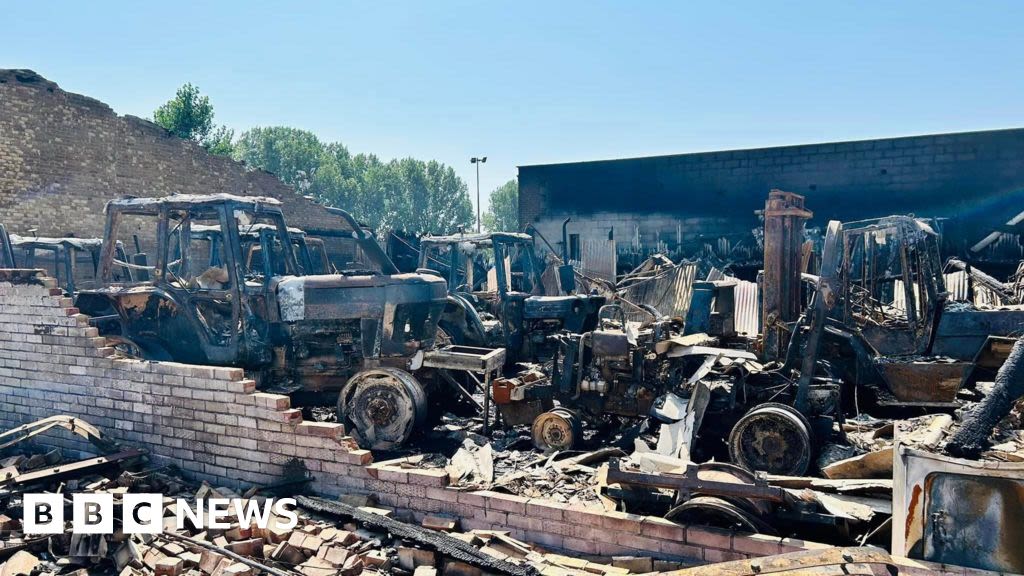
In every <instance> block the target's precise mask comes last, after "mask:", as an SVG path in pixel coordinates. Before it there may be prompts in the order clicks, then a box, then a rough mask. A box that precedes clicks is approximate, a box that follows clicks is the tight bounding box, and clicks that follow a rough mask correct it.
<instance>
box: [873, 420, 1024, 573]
mask: <svg viewBox="0 0 1024 576" xmlns="http://www.w3.org/2000/svg"><path fill="white" fill-rule="evenodd" d="M897 440H898V438H897ZM895 455H896V456H895V462H894V473H893V481H894V486H893V522H892V525H893V530H892V551H893V554H894V555H898V556H905V557H908V558H916V559H921V560H929V561H933V562H942V563H945V564H955V565H958V566H967V567H970V568H980V569H983V570H997V571H1000V572H1015V573H1020V572H1024V547H1021V542H1024V514H1022V511H1024V463H1018V462H986V461H972V460H962V459H958V458H951V457H948V456H940V455H938V454H931V453H929V452H923V451H920V450H914V449H911V448H908V447H906V446H903V445H897V448H896V451H895Z"/></svg>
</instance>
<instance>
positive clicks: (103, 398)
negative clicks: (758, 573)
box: [0, 270, 822, 562]
mask: <svg viewBox="0 0 1024 576" xmlns="http://www.w3.org/2000/svg"><path fill="white" fill-rule="evenodd" d="M55 286H56V283H55V281H54V280H53V279H50V278H46V277H44V276H43V275H42V273H41V272H36V271H10V270H0V430H2V429H8V428H11V427H14V426H17V425H21V424H24V423H27V422H31V421H33V420H37V419H39V418H44V417H47V416H52V415H55V414H67V415H71V416H77V417H80V418H83V419H85V420H86V421H88V422H90V423H92V424H94V425H96V426H98V427H100V428H101V429H102V430H103V431H104V433H105V434H106V435H108V436H109V437H111V438H113V439H116V440H119V441H121V442H123V443H124V444H125V445H127V446H135V447H139V448H144V449H147V450H149V451H150V453H151V456H152V457H153V458H154V459H155V460H156V461H158V462H164V463H173V464H175V465H177V466H178V467H179V468H180V469H181V470H182V471H183V472H184V473H185V474H186V475H188V476H190V477H192V478H195V479H199V480H208V481H210V482H213V483H215V484H217V485H227V486H231V487H242V486H246V485H249V484H262V483H270V482H274V481H275V480H278V479H280V477H281V475H282V474H283V472H284V464H285V463H286V462H287V461H289V460H290V459H292V458H298V459H299V460H301V461H302V462H303V463H304V464H305V465H306V467H307V468H308V469H309V470H310V471H311V472H312V474H313V476H314V478H315V481H314V482H313V485H312V487H313V489H314V490H315V491H317V492H319V493H322V494H328V495H338V494H341V493H362V494H375V495H376V497H377V498H378V500H379V502H380V503H381V504H382V505H384V506H389V507H393V508H396V509H398V510H399V511H401V512H403V513H405V514H408V515H411V516H413V517H415V518H422V516H423V515H425V514H428V513H442V514H448V515H452V516H455V517H457V518H459V519H460V522H461V525H462V527H463V528H466V529H473V528H481V529H496V530H508V531H510V532H511V533H512V535H513V536H514V537H516V538H520V539H523V540H527V541H531V542H535V543H538V544H541V545H544V546H547V547H550V548H552V549H560V550H566V551H570V552H576V553H582V554H596V555H603V556H607V555H630V554H633V555H653V556H655V557H660V558H665V559H687V560H697V561H707V562H717V561H721V560H729V559H738V558H746V557H751V556H761V555H767V554H775V553H779V552H788V551H794V550H801V549H811V548H820V547H822V545H819V544H813V543H809V542H803V541H800V540H793V539H788V538H785V539H781V538H775V537H763V536H754V535H746V534H733V533H729V532H724V531H718V530H713V529H709V528H702V527H697V526H689V527H687V526H678V525H676V524H673V523H671V522H667V521H665V520H662V519H659V518H652V517H644V516H635V515H630V514H624V513H606V512H603V511H595V510H593V509H584V508H577V507H572V506H565V505H564V504H557V503H554V502H550V501H546V500H540V499H526V498H521V497H518V496H512V495H508V494H501V493H497V492H487V491H464V490H457V489H455V488H452V487H449V486H448V477H447V475H446V474H445V473H444V471H443V470H425V469H406V468H402V467H400V466H397V465H395V464H394V463H388V462H379V463H373V462H372V456H371V454H370V453H369V452H367V451H365V450H360V449H359V448H358V447H357V446H355V444H354V443H353V442H352V440H351V438H349V437H347V436H345V435H344V430H343V427H342V426H341V425H340V424H328V423H315V422H306V421H303V419H302V414H301V412H300V411H299V410H297V409H294V408H291V406H290V403H289V398H288V397H287V396H282V395H278V394H267V393H261V392H256V390H255V383H254V382H253V381H252V380H250V379H247V378H246V377H245V374H244V373H243V371H242V370H241V369H237V368H217V367H206V366H189V365H185V364H176V363H169V362H144V361H138V360H130V359H121V358H116V357H113V356H112V353H113V351H112V350H111V349H110V348H108V347H106V341H105V339H104V338H101V337H98V336H97V333H96V330H95V329H94V328H91V327H89V326H88V320H87V318H86V317H85V316H84V315H82V314H79V313H78V311H77V310H76V309H75V308H73V307H72V303H71V300H70V299H69V298H65V297H63V296H61V293H60V290H59V289H57V288H56V287H55ZM38 441H39V442H40V443H42V444H44V445H48V446H56V447H59V448H61V449H63V450H64V451H65V452H68V455H69V456H71V457H81V456H84V455H85V454H91V447H90V445H88V444H87V443H86V442H84V441H82V440H81V439H80V438H78V437H77V436H71V435H69V434H66V433H63V432H57V433H53V432H50V433H47V434H46V435H43V436H40V437H39V440H38Z"/></svg>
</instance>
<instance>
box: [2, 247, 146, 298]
mask: <svg viewBox="0 0 1024 576" xmlns="http://www.w3.org/2000/svg"><path fill="white" fill-rule="evenodd" d="M102 244H103V240H102V238H75V237H44V236H20V235H18V234H10V235H8V234H6V232H5V233H4V234H0V245H2V247H0V250H2V251H3V252H4V253H5V254H9V256H10V260H9V262H10V266H9V267H15V266H16V265H20V266H22V267H23V268H42V269H45V270H46V271H47V273H49V274H52V275H53V277H54V278H55V279H56V280H57V284H58V285H59V286H60V287H61V289H63V290H64V292H65V293H67V294H74V293H75V291H76V290H77V289H78V288H79V287H80V286H81V287H95V285H96V281H97V279H98V274H99V253H100V247H101V246H102ZM117 249H118V251H119V253H120V254H121V255H122V257H123V258H124V259H127V256H126V255H125V253H124V247H123V245H120V244H119V245H118V247H117ZM5 260H6V257H5Z"/></svg>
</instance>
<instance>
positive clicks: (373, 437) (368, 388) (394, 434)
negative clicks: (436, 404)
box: [338, 368, 427, 450]
mask: <svg viewBox="0 0 1024 576" xmlns="http://www.w3.org/2000/svg"><path fill="white" fill-rule="evenodd" d="M426 418H427V394H426V392H425V391H424V390H423V387H422V386H421V385H420V383H419V381H417V380H416V378H415V377H413V375H412V374H409V373H408V372H406V371H404V370H399V369H397V368H372V369H369V370H363V371H362V372H359V373H357V374H356V375H354V376H352V378H350V379H349V381H348V382H347V383H346V384H345V387H344V388H342V390H341V394H340V395H339V396H338V421H339V422H343V423H344V424H345V426H346V428H347V429H349V430H350V431H351V433H352V435H353V436H354V437H355V438H356V440H357V441H358V442H359V445H360V446H362V447H363V448H367V449H370V450H390V449H393V448H397V447H399V446H401V445H402V444H405V443H406V442H407V441H408V440H409V438H411V437H412V435H413V433H414V432H415V431H416V430H417V429H419V428H421V427H422V426H423V424H424V422H425V421H426Z"/></svg>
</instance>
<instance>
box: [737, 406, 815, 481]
mask: <svg viewBox="0 0 1024 576" xmlns="http://www.w3.org/2000/svg"><path fill="white" fill-rule="evenodd" d="M729 456H730V458H731V459H732V461H733V462H734V463H736V464H738V465H739V466H742V467H743V468H746V469H747V470H750V471H763V472H768V473H771V474H780V475H786V476H802V475H803V474H805V473H806V472H807V468H808V466H809V465H810V462H811V433H810V426H809V425H808V424H807V421H806V420H805V419H804V418H803V416H802V415H801V414H800V413H799V412H797V411H796V410H794V409H793V408H791V407H789V406H786V405H785V404H762V405H761V406H757V407H756V408H754V409H753V410H751V411H750V412H748V413H747V414H746V415H745V416H743V418H740V420H739V421H738V422H737V423H736V425H735V426H734V427H733V429H732V432H730V433H729Z"/></svg>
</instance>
